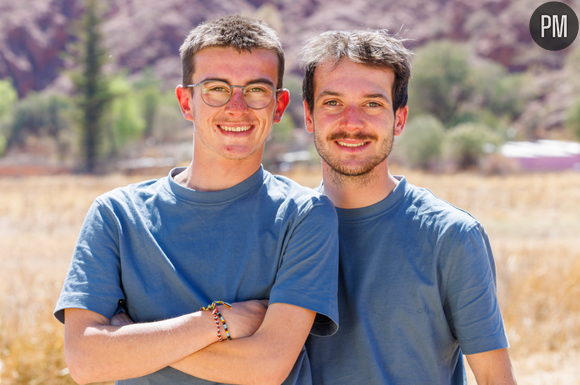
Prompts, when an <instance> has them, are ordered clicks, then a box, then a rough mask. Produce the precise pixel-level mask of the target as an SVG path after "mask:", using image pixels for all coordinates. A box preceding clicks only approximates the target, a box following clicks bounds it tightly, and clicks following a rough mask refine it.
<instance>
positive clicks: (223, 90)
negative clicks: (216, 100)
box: [208, 86, 230, 92]
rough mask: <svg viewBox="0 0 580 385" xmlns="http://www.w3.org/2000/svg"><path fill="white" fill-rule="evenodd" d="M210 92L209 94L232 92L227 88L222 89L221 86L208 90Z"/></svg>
mask: <svg viewBox="0 0 580 385" xmlns="http://www.w3.org/2000/svg"><path fill="white" fill-rule="evenodd" d="M208 91H209V92H230V91H229V90H228V89H227V88H225V87H220V86H217V87H212V88H210V89H208Z"/></svg>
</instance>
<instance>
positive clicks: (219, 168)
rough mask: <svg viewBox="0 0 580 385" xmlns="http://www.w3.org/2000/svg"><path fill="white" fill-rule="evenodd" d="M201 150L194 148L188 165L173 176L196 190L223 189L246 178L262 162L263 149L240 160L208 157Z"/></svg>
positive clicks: (183, 184) (182, 183) (258, 167)
mask: <svg viewBox="0 0 580 385" xmlns="http://www.w3.org/2000/svg"><path fill="white" fill-rule="evenodd" d="M194 147H195V146H194ZM202 152H203V151H199V152H196V151H195V149H194V152H193V159H192V161H191V163H190V164H189V166H187V168H186V169H185V170H184V171H183V172H181V173H179V174H178V175H176V176H175V178H174V179H175V181H176V182H177V183H179V184H180V185H182V186H185V187H187V188H190V189H192V190H196V191H220V190H225V189H228V188H230V187H233V186H235V185H237V184H239V183H241V182H243V181H245V180H246V179H248V178H249V177H250V176H252V175H253V174H254V173H255V172H256V171H258V170H259V169H260V165H261V164H262V162H261V161H262V152H263V151H256V152H255V153H254V154H252V155H250V156H249V157H248V158H246V159H240V160H237V159H224V158H222V157H219V156H209V157H208V156H204V154H201V153H202ZM205 155H207V154H205Z"/></svg>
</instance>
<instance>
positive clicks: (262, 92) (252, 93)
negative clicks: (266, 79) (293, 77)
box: [201, 80, 274, 109]
mask: <svg viewBox="0 0 580 385" xmlns="http://www.w3.org/2000/svg"><path fill="white" fill-rule="evenodd" d="M232 88H233V87H232V86H230V85H229V84H228V83H226V82H221V81H214V80H211V81H208V82H205V83H203V84H202V85H201V97H202V98H203V101H204V102H206V103H207V104H208V105H210V106H212V107H221V106H223V105H224V104H226V103H227V102H228V101H229V100H230V97H231V95H232V92H233V91H232ZM243 93H244V100H245V101H246V105H247V106H248V107H250V108H254V109H261V108H266V107H267V106H268V105H269V104H270V102H271V101H272V99H273V97H274V91H273V90H272V87H270V86H269V85H267V84H262V83H253V84H248V85H247V86H245V87H244V88H243Z"/></svg>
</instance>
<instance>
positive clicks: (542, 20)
mask: <svg viewBox="0 0 580 385" xmlns="http://www.w3.org/2000/svg"><path fill="white" fill-rule="evenodd" d="M530 33H531V34H532V38H533V39H534V41H535V42H536V44H538V45H539V46H540V47H542V48H543V49H547V50H549V51H559V50H561V49H564V48H566V47H568V46H570V44H572V42H574V39H576V36H577V35H578V17H577V16H576V14H575V13H574V11H573V10H572V8H570V7H569V6H567V5H566V4H564V3H560V2H559V1H550V2H549V3H545V4H542V5H540V6H539V7H538V9H536V10H535V11H534V13H533V14H532V17H531V19H530Z"/></svg>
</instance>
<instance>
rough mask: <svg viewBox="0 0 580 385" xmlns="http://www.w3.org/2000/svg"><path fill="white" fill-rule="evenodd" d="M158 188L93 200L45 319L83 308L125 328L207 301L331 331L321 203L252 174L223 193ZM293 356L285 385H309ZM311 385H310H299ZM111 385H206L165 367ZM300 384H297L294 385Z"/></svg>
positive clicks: (333, 302)
mask: <svg viewBox="0 0 580 385" xmlns="http://www.w3.org/2000/svg"><path fill="white" fill-rule="evenodd" d="M181 171H182V170H181V169H174V170H172V171H171V172H170V175H169V177H168V178H162V179H159V180H152V181H147V182H143V183H138V184H134V185H130V186H127V187H124V188H118V189H115V190H113V191H111V192H109V193H106V194H104V195H102V196H100V197H98V198H97V199H96V200H95V202H94V203H93V205H92V207H91V209H90V211H89V213H88V215H87V218H86V219H85V222H84V224H83V227H82V230H81V233H80V236H79V239H78V242H77V245H76V248H75V251H74V255H73V259H72V262H71V266H70V269H69V272H68V275H67V277H66V280H65V283H64V287H63V290H62V293H61V296H60V298H59V300H58V303H57V305H56V310H55V313H54V314H55V316H56V318H57V319H59V320H60V321H61V322H64V309H66V308H81V309H88V310H92V311H94V312H97V313H99V314H101V315H103V316H105V317H107V318H111V317H112V316H113V315H114V314H115V313H116V312H118V311H119V308H120V305H119V304H120V301H121V303H122V304H123V306H124V308H125V309H126V311H127V312H128V314H129V315H130V316H131V318H132V319H133V320H134V321H135V322H149V321H157V320H162V319H167V318H173V317H177V316H180V315H183V314H187V313H191V312H195V311H198V310H199V309H200V307H202V306H205V305H207V304H209V303H211V302H212V301H217V300H221V301H227V302H239V301H245V300H250V299H269V300H270V303H276V302H278V303H286V304H291V305H296V306H300V307H303V308H306V309H309V310H313V311H316V312H317V313H318V315H317V318H316V321H315V325H314V326H313V329H312V331H311V333H313V334H318V335H330V334H333V333H334V332H335V331H336V329H337V327H338V326H337V321H338V310H337V294H336V292H337V272H338V233H337V218H336V212H335V210H334V206H333V205H332V203H331V202H330V200H329V199H328V198H326V197H325V196H323V195H320V194H319V193H317V192H315V191H314V190H311V189H307V188H304V187H302V186H300V185H298V184H297V183H295V182H293V181H291V180H290V179H288V178H284V177H280V176H273V175H271V174H270V173H269V172H267V171H264V170H263V169H262V168H260V170H259V171H257V172H256V173H255V174H253V175H252V176H251V177H249V178H248V179H246V180H245V181H243V182H242V183H240V184H238V185H236V186H233V187H231V188H229V189H226V190H222V191H216V192H200V191H194V190H191V189H188V188H185V187H183V186H181V185H179V184H177V183H176V182H175V181H174V180H173V178H172V177H173V176H175V175H176V174H178V173H179V172H181ZM309 370H310V369H309V363H308V357H307V356H306V355H305V351H304V349H303V351H302V353H301V355H300V357H299V359H298V361H297V364H296V365H295V367H294V369H293V371H292V373H291V374H290V376H289V378H288V380H287V382H286V383H295V381H298V380H297V379H298V378H300V379H305V378H309V376H310V372H309ZM304 381H306V382H305V383H309V380H304ZM117 383H119V384H185V383H187V384H209V383H210V382H207V381H205V380H201V379H197V378H195V377H192V376H190V375H187V374H184V373H183V372H180V371H178V370H176V369H173V368H171V367H167V368H164V369H162V370H160V371H158V372H155V373H152V374H150V375H147V376H144V377H140V378H138V379H132V380H124V381H118V382H117ZM300 383H304V382H300Z"/></svg>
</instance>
